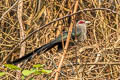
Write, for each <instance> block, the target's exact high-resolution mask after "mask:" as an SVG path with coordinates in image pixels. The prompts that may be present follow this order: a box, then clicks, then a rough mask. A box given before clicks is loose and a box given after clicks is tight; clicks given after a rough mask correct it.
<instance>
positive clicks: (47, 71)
mask: <svg viewBox="0 0 120 80" xmlns="http://www.w3.org/2000/svg"><path fill="white" fill-rule="evenodd" d="M41 72H42V73H45V74H49V73H51V72H52V70H45V69H42V70H41Z"/></svg>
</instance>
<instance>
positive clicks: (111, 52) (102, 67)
mask: <svg viewBox="0 0 120 80" xmlns="http://www.w3.org/2000/svg"><path fill="white" fill-rule="evenodd" d="M37 1H41V2H40V3H41V4H38V2H37ZM100 1H101V2H100ZM15 2H16V0H1V1H0V62H1V61H3V59H4V57H5V56H7V55H8V53H10V52H11V51H12V49H13V48H14V47H15V45H16V44H18V43H20V41H21V40H20V26H19V25H20V24H19V22H18V17H17V6H18V4H16V5H15V6H14V7H13V8H12V9H10V8H11V7H12V5H14V4H15ZM39 5H40V6H39ZM74 5H75V1H74V0H73V1H72V0H24V1H23V15H22V19H23V21H22V24H23V28H24V32H25V36H28V35H29V34H30V33H31V32H33V31H35V30H37V29H39V28H40V27H41V26H42V25H45V24H47V23H49V22H50V21H53V20H54V19H56V18H60V17H63V16H65V15H67V14H70V13H71V11H73V8H74ZM102 7H104V8H109V9H111V10H114V11H116V12H118V13H120V10H119V9H120V1H119V0H113V1H112V0H111V1H109V0H108V1H107V0H104V1H103V0H80V1H79V7H78V10H82V9H86V8H89V9H91V8H102ZM8 9H10V11H8V12H7V14H5V15H4V16H3V17H2V15H3V14H4V13H5V12H6V11H7V10H8ZM119 16H120V15H118V14H113V13H112V12H110V11H105V10H104V11H103V10H96V11H85V12H82V13H79V14H76V18H75V19H73V20H75V21H77V20H80V19H84V20H89V21H91V24H90V25H88V27H87V31H88V32H87V33H88V34H87V40H86V41H84V42H77V43H76V42H74V43H75V44H76V45H74V46H72V47H70V48H69V49H68V52H67V54H66V56H65V59H64V62H63V65H62V70H61V74H60V76H59V79H60V80H80V79H85V80H89V79H91V80H92V79H95V80H103V79H107V80H110V79H116V80H118V79H120V77H119V76H120V23H119V21H120V20H119ZM63 26H69V24H68V18H65V19H64V20H60V21H57V22H55V23H52V24H50V25H49V26H47V27H44V28H43V29H41V30H40V31H39V32H37V33H35V34H33V35H32V36H31V37H29V38H28V39H27V40H26V47H25V51H26V53H28V52H30V51H32V50H34V49H35V48H37V47H39V46H42V45H44V44H46V43H48V42H50V41H51V40H53V39H54V38H55V37H56V36H57V35H58V34H59V33H60V29H61V27H63ZM65 29H66V30H68V27H65ZM20 48H21V46H19V47H17V49H15V51H14V52H13V53H12V56H10V57H9V59H8V60H14V59H16V58H18V57H17V56H18V55H20V54H19V53H20ZM62 53H63V52H56V48H54V49H52V50H50V51H48V52H46V54H43V55H39V56H35V57H34V58H33V59H32V60H31V61H29V62H28V63H27V64H25V66H23V68H24V69H25V68H28V69H29V68H31V66H32V65H33V64H37V63H40V64H45V68H46V69H51V70H53V72H52V73H51V74H49V75H38V76H34V78H35V80H40V79H41V80H46V79H50V80H53V79H54V75H55V70H56V69H57V66H58V64H59V62H60V60H61V56H62ZM2 71H5V70H4V69H3V70H2ZM8 72H9V71H8ZM14 73H15V72H12V73H11V74H13V75H14ZM5 79H12V76H10V77H9V78H8V76H7V78H5Z"/></svg>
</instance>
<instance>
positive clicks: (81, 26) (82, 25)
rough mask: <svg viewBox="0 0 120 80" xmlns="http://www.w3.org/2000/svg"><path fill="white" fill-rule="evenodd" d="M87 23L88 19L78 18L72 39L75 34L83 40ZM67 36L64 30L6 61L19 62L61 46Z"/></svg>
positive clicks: (79, 39)
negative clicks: (21, 54) (40, 44)
mask: <svg viewBox="0 0 120 80" xmlns="http://www.w3.org/2000/svg"><path fill="white" fill-rule="evenodd" d="M88 23H90V21H85V20H79V21H78V22H77V23H76V28H75V27H73V29H72V33H71V38H72V39H73V40H75V36H76V37H77V38H78V41H84V40H85V39H86V38H87V36H86V33H87V24H88ZM67 36H68V32H67V31H64V32H63V35H59V36H58V37H57V38H55V39H54V40H52V41H51V42H49V43H47V44H45V45H43V46H41V47H39V48H36V49H35V50H33V51H32V52H30V53H28V54H26V55H25V56H22V57H21V58H19V59H16V60H14V61H11V62H8V64H19V63H20V62H22V61H25V60H27V59H31V57H32V56H33V55H35V54H40V53H41V52H42V53H43V52H46V51H48V50H50V49H51V48H53V47H54V46H56V45H58V47H59V46H62V42H64V43H65V42H66V39H67Z"/></svg>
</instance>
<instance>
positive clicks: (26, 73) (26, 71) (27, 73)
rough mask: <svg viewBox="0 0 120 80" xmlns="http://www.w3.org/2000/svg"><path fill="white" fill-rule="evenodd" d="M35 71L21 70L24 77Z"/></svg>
mask: <svg viewBox="0 0 120 80" xmlns="http://www.w3.org/2000/svg"><path fill="white" fill-rule="evenodd" d="M35 71H36V70H23V71H22V74H23V75H24V76H29V75H30V74H32V73H34V72H35Z"/></svg>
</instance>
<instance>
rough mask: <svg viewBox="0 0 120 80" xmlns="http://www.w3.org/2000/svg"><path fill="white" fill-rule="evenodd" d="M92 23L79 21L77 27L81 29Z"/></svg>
mask: <svg viewBox="0 0 120 80" xmlns="http://www.w3.org/2000/svg"><path fill="white" fill-rule="evenodd" d="M88 23H90V21H85V20H79V21H78V22H77V24H76V26H79V27H84V26H86V24H88Z"/></svg>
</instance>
